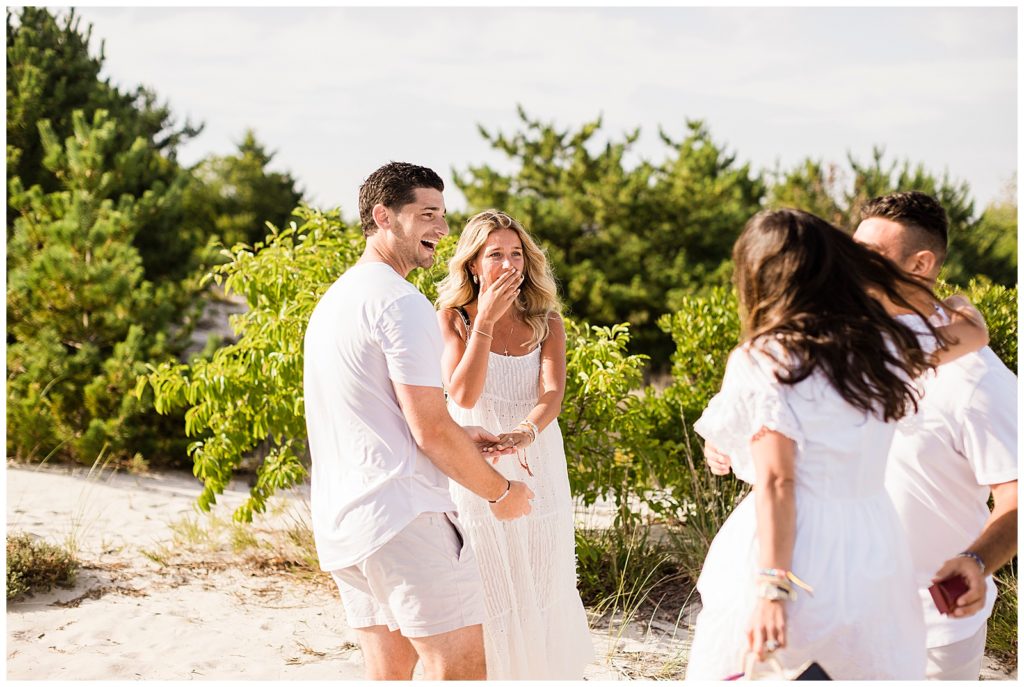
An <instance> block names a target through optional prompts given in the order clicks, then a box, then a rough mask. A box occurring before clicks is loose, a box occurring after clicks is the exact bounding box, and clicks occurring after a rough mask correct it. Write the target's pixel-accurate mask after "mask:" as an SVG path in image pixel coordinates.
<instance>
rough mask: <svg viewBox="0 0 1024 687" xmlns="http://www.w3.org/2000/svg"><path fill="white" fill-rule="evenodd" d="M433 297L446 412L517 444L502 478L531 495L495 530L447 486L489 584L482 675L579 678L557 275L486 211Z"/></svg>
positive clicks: (584, 641)
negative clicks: (522, 511) (515, 516)
mask: <svg viewBox="0 0 1024 687" xmlns="http://www.w3.org/2000/svg"><path fill="white" fill-rule="evenodd" d="M438 294H439V295H438V299H437V306H438V319H439V323H440V325H441V332H442V335H443V337H444V355H443V358H442V365H441V366H442V373H443V376H444V382H445V386H446V388H447V390H448V409H449V411H450V412H451V414H452V417H454V418H455V420H456V422H458V423H459V424H462V425H479V426H482V427H486V428H487V429H488V430H490V431H492V432H493V433H495V434H498V435H499V436H500V439H501V440H502V442H504V443H505V444H512V445H514V446H515V447H516V448H517V452H516V453H514V454H510V455H506V456H502V457H500V458H497V459H495V468H496V469H497V470H498V471H499V472H500V473H501V474H502V475H503V476H504V477H505V478H506V479H508V480H520V481H524V482H526V483H527V484H528V485H529V486H530V488H531V489H532V490H533V492H534V494H535V498H534V501H533V510H532V512H531V513H530V515H529V516H527V517H524V518H522V519H520V520H518V521H515V522H511V521H510V522H498V521H497V520H495V519H494V517H492V516H491V515H490V511H489V509H488V504H487V503H486V502H485V501H484V500H483V499H481V498H480V497H479V496H476V495H475V494H473V493H471V492H469V491H467V490H466V489H464V488H462V487H461V486H453V487H452V497H453V499H454V500H455V505H456V506H457V508H458V512H459V521H460V522H461V523H462V524H463V525H464V527H465V529H466V531H467V535H468V537H469V542H470V544H471V545H472V547H473V550H474V552H475V554H476V557H477V560H478V561H479V564H480V570H481V573H482V575H483V579H484V597H485V605H486V618H485V620H484V646H485V650H486V656H487V677H488V679H491V680H530V679H532V680H542V679H548V680H552V679H563V680H579V679H581V678H582V677H583V669H584V667H585V666H586V665H587V664H588V663H590V661H591V660H592V659H593V655H594V652H593V646H592V644H591V641H590V632H589V629H588V627H587V619H586V614H585V612H584V610H583V603H582V602H581V601H580V596H579V592H578V591H577V590H576V553H575V538H574V534H573V503H572V496H571V494H570V493H569V477H568V474H567V471H566V463H565V449H564V447H563V446H562V434H561V431H560V430H559V428H558V422H557V420H558V414H559V412H560V411H561V406H562V396H563V394H564V393H565V329H564V327H563V325H562V319H561V317H560V315H559V311H560V305H559V302H558V295H557V292H556V288H555V280H554V277H553V275H552V273H551V268H550V266H549V265H548V262H547V258H546V256H545V255H544V252H543V251H542V250H541V249H540V248H539V247H538V246H537V244H536V243H535V242H534V241H533V239H532V238H530V236H529V235H528V234H527V233H526V231H525V230H524V229H523V227H522V225H520V224H519V222H517V221H516V220H514V219H512V218H511V217H509V216H508V215H507V214H505V213H503V212H499V211H497V210H486V211H484V212H481V213H480V214H478V215H476V216H474V217H472V218H471V219H470V220H469V223H468V224H467V225H466V228H465V229H464V230H463V232H462V235H461V236H460V237H459V242H458V245H457V246H456V249H455V255H454V256H453V257H452V259H451V260H450V261H449V263H448V276H447V277H445V279H444V280H443V281H442V282H441V283H440V284H439V286H438Z"/></svg>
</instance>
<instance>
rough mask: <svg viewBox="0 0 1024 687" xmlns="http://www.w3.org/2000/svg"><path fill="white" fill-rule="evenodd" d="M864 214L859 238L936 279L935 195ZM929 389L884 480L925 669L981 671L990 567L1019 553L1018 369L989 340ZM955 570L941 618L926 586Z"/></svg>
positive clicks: (877, 202) (991, 587) (941, 674)
mask: <svg viewBox="0 0 1024 687" xmlns="http://www.w3.org/2000/svg"><path fill="white" fill-rule="evenodd" d="M861 217H862V220H863V221H862V222H861V223H860V225H859V226H858V227H857V231H856V232H855V233H854V238H855V239H856V240H858V241H860V242H862V243H864V244H865V245H869V246H871V247H872V248H874V249H876V250H878V252H880V253H882V254H883V255H885V256H886V257H888V258H889V259H891V260H893V261H894V262H896V263H897V264H899V265H900V266H901V267H902V268H903V269H904V270H906V271H907V272H909V273H911V274H914V275H917V276H918V277H920V278H921V279H922V280H924V281H925V282H927V283H928V284H929V285H934V283H935V280H936V278H937V277H938V274H939V270H940V269H941V268H942V263H943V261H944V260H945V258H946V250H947V241H948V238H947V237H948V229H947V227H948V220H947V218H946V213H945V211H944V210H943V208H942V206H941V205H940V204H939V202H938V201H937V200H936V199H935V198H933V197H931V196H929V195H927V194H924V193H920V192H916V191H911V192H904V193H893V194H890V195H887V196H882V197H880V198H874V199H872V200H870V201H869V202H868V203H867V204H866V205H865V206H864V207H863V208H862V210H861ZM922 386H923V390H924V397H923V399H922V401H921V403H920V410H919V412H918V413H917V415H915V416H912V417H909V418H907V419H906V420H905V421H903V422H902V423H900V425H899V426H898V428H897V431H896V437H895V439H894V440H893V445H892V448H891V449H890V452H889V463H888V469H887V472H886V487H887V488H888V490H889V493H890V495H891V496H892V499H893V502H894V504H895V505H896V509H897V510H898V511H899V514H900V519H901V520H902V522H903V524H904V527H905V528H906V530H907V533H908V534H909V536H910V545H911V554H912V557H913V560H914V567H915V570H916V573H917V576H918V584H919V586H920V593H921V597H922V602H923V605H924V609H925V621H926V623H927V626H928V671H927V675H928V677H929V678H930V679H940V680H977V679H978V674H979V672H980V670H981V663H982V660H983V658H984V652H985V632H986V621H987V620H988V617H989V616H990V615H991V613H992V607H993V605H994V604H995V597H996V587H995V583H994V582H993V581H992V578H991V575H992V573H993V572H995V571H996V570H997V569H998V568H1000V567H1001V566H1002V565H1004V564H1005V563H1006V562H1008V561H1009V560H1010V559H1012V558H1013V556H1014V555H1015V554H1016V552H1017V377H1016V376H1015V375H1014V374H1013V373H1012V372H1011V371H1010V370H1009V369H1008V368H1007V367H1006V366H1005V365H1004V364H1003V363H1002V361H1000V360H999V358H998V357H997V356H996V354H995V353H993V352H992V350H991V349H990V348H988V347H985V348H983V349H981V350H980V351H978V352H976V353H970V354H968V355H965V356H963V357H961V358H958V359H956V360H954V361H952V362H950V363H947V364H945V365H941V366H939V367H938V368H936V369H935V371H934V372H933V373H929V374H927V375H926V376H925V377H924V379H923V380H922ZM990 495H991V496H992V500H993V503H994V508H993V509H992V511H991V512H990V511H989V508H988V501H989V496H990ZM954 575H961V576H962V577H963V578H964V579H965V580H966V581H967V586H968V591H967V592H966V593H965V594H964V595H963V596H962V597H961V598H960V599H959V601H958V602H957V604H956V608H955V610H954V611H953V612H952V614H950V615H948V616H947V615H942V614H940V613H939V611H938V609H937V607H936V606H935V603H934V602H933V601H932V598H931V595H930V594H929V592H928V587H929V586H930V585H931V584H932V583H933V582H937V581H941V580H944V579H947V578H950V577H952V576H954Z"/></svg>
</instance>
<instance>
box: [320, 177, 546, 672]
mask: <svg viewBox="0 0 1024 687" xmlns="http://www.w3.org/2000/svg"><path fill="white" fill-rule="evenodd" d="M443 190H444V184H443V182H442V181H441V179H440V177H438V176H437V174H435V173H434V172H433V171H432V170H430V169H427V168H425V167H419V166H416V165H410V164H406V163H395V162H392V163H389V164H387V165H384V166H383V167H381V168H380V169H378V170H377V171H375V172H374V173H373V174H371V175H370V176H369V177H367V179H366V181H365V182H364V183H363V185H362V186H361V187H360V190H359V214H360V220H361V222H362V227H363V234H364V235H365V236H366V249H365V251H364V252H363V255H362V257H361V258H360V259H359V261H358V262H357V263H356V264H355V265H353V266H352V267H351V268H349V269H348V270H347V271H346V272H345V273H344V274H343V275H342V276H341V277H340V278H339V279H338V280H337V281H336V282H335V283H334V284H333V285H332V286H331V287H330V288H329V289H328V290H327V292H326V293H325V294H324V295H323V297H322V298H321V299H320V301H319V303H318V304H317V306H316V308H315V309H314V311H313V314H312V316H311V317H310V320H309V325H308V327H307V329H306V335H305V368H304V382H303V383H304V398H305V407H306V426H307V434H308V438H309V447H310V453H311V455H312V462H313V466H312V480H311V481H312V485H311V496H310V501H311V507H312V515H313V534H314V538H315V540H316V547H317V555H318V556H319V558H320V566H321V568H322V569H323V570H325V571H328V572H330V573H331V575H332V576H333V578H334V580H335V582H336V583H337V585H338V589H339V592H340V595H341V599H342V604H343V605H344V607H345V613H346V617H347V619H348V623H349V625H350V626H351V627H353V628H354V629H355V631H356V633H357V635H358V637H359V643H360V647H361V649H362V653H363V659H364V661H365V664H366V676H367V678H369V679H390V680H400V679H405V680H407V679H410V678H411V677H412V673H413V669H414V668H415V666H416V663H417V661H422V662H423V667H424V677H425V678H426V679H428V680H438V679H476V680H482V679H485V678H486V665H485V660H484V646H483V633H482V628H481V623H482V621H483V617H484V608H483V583H482V580H481V577H480V572H479V569H478V567H477V563H476V559H475V558H474V556H473V551H472V549H471V548H470V547H469V546H468V545H467V544H466V541H465V535H464V533H463V531H462V528H461V525H460V524H459V522H458V518H457V516H456V513H455V505H454V504H453V502H452V500H451V497H450V496H449V493H448V480H449V478H451V479H454V480H455V481H457V482H458V483H460V484H462V485H463V486H465V487H466V488H467V489H469V490H470V491H472V492H474V493H476V494H477V495H479V496H480V497H481V498H484V499H487V500H488V501H489V502H490V503H491V510H492V512H493V513H494V515H495V517H496V518H498V519H501V520H505V519H512V518H516V517H520V516H522V515H525V514H526V513H528V512H529V511H530V499H531V498H532V497H533V493H532V492H531V491H530V490H529V488H528V487H527V486H526V485H525V484H523V483H522V482H512V481H509V480H507V479H505V478H504V477H502V476H501V475H500V474H499V473H498V472H497V471H495V470H494V469H493V468H492V467H491V465H490V464H489V463H488V461H487V460H486V459H485V458H484V457H483V455H482V452H485V453H486V452H488V451H490V452H498V453H500V452H501V451H502V450H503V449H502V448H501V447H500V446H498V445H497V444H496V442H497V437H495V436H493V435H491V434H489V433H488V432H486V431H485V430H483V429H481V428H462V427H459V426H458V425H457V424H455V422H454V421H453V420H452V418H451V416H450V415H449V414H448V410H447V407H446V405H445V398H444V392H443V390H442V383H441V354H442V351H443V344H442V340H441V334H440V331H439V330H438V327H437V319H436V316H435V313H434V308H433V307H432V306H431V304H430V302H429V301H428V300H427V299H426V298H425V297H424V296H423V294H421V293H420V292H419V291H418V290H417V289H416V288H415V287H414V286H412V285H411V284H410V283H409V282H408V281H406V279H405V277H406V276H407V275H408V274H409V272H411V271H412V270H413V269H415V268H417V267H430V266H431V265H432V264H433V262H434V254H435V251H436V247H437V243H438V241H439V240H440V239H441V238H442V237H443V236H445V235H446V234H447V233H448V225H447V222H446V220H445V207H444V197H443V195H442V192H443Z"/></svg>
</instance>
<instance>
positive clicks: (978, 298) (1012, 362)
mask: <svg viewBox="0 0 1024 687" xmlns="http://www.w3.org/2000/svg"><path fill="white" fill-rule="evenodd" d="M936 292H937V293H938V294H939V296H941V297H943V298H945V297H946V296H950V295H952V294H954V293H963V294H964V295H965V296H967V298H968V299H969V300H970V301H971V302H972V303H974V305H975V306H977V308H978V310H980V311H981V314H982V315H984V316H985V323H986V324H987V325H988V335H989V346H990V347H991V348H992V350H993V351H994V352H995V354H996V355H998V356H999V358H1000V359H1001V360H1002V361H1003V363H1004V364H1005V365H1006V366H1007V367H1008V368H1010V369H1011V370H1013V371H1014V372H1016V370H1017V331H1018V322H1017V287H1016V286H1014V287H1011V288H1007V287H1005V286H1000V285H999V284H993V283H992V282H990V281H989V280H987V279H984V278H979V279H972V280H971V281H970V283H969V284H968V285H967V288H966V289H964V288H960V287H957V286H954V285H950V284H946V283H941V282H940V283H939V285H938V288H937V289H936Z"/></svg>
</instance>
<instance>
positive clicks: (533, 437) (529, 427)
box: [516, 418, 540, 444]
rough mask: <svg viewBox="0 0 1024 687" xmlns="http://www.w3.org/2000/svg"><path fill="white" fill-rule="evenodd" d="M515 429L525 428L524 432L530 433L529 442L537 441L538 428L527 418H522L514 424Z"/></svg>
mask: <svg viewBox="0 0 1024 687" xmlns="http://www.w3.org/2000/svg"><path fill="white" fill-rule="evenodd" d="M516 429H524V430H526V433H527V434H529V435H530V443H531V444H532V443H533V442H535V441H537V435H538V434H540V430H539V429H538V428H537V425H536V424H535V423H534V422H533V421H532V420H530V419H529V418H527V419H525V420H523V421H522V422H520V423H519V424H518V425H516Z"/></svg>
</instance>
